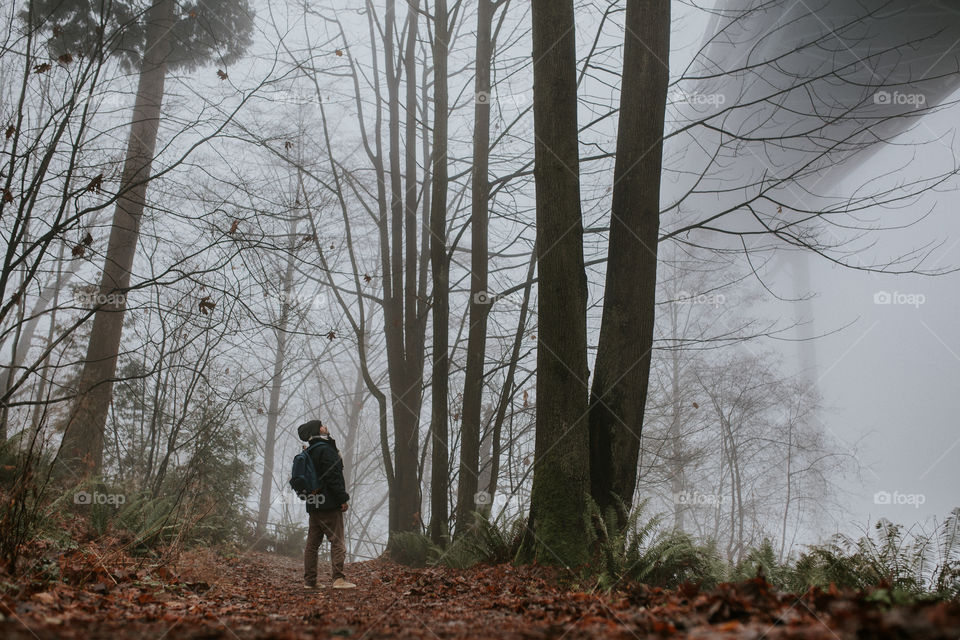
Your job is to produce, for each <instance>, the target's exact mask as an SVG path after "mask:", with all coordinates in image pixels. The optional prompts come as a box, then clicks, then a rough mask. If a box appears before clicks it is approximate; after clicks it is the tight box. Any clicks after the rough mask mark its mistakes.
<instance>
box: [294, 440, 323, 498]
mask: <svg viewBox="0 0 960 640" xmlns="http://www.w3.org/2000/svg"><path fill="white" fill-rule="evenodd" d="M321 444H323V443H322V442H314V443H313V444H312V445H310V446H309V447H307V448H306V449H304V450H303V451H301V452H300V453H298V454H297V455H295V456H294V457H293V471H291V473H290V488H291V489H293V490H294V491H296V492H297V497H299V498H300V499H301V500H306V499H307V495H309V494H312V493H317V492H318V491H320V489H321V488H322V484H321V482H320V476H319V474H318V473H317V470H316V468H315V467H314V466H313V458H312V457H310V452H311V451H312V450H313V449H315V448H316V447H317V446H318V445H321Z"/></svg>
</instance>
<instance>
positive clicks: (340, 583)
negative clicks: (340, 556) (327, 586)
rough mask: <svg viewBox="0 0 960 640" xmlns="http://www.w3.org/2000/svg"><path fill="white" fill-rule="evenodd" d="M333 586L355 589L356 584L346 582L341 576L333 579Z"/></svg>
mask: <svg viewBox="0 0 960 640" xmlns="http://www.w3.org/2000/svg"><path fill="white" fill-rule="evenodd" d="M333 588H334V589H356V588H357V585H355V584H353V583H352V582H347V581H346V580H344V579H343V578H337V579H336V580H334V581H333Z"/></svg>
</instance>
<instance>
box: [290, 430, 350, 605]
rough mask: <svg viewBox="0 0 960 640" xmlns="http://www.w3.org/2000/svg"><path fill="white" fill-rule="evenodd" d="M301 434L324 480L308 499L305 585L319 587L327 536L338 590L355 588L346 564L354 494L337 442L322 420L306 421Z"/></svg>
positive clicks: (304, 553) (332, 570) (309, 587)
mask: <svg viewBox="0 0 960 640" xmlns="http://www.w3.org/2000/svg"><path fill="white" fill-rule="evenodd" d="M297 435H298V436H300V439H301V440H303V441H305V442H306V443H307V446H308V448H309V455H310V459H311V460H312V461H313V468H314V469H315V470H316V473H317V476H318V477H319V479H320V487H321V489H320V490H319V491H318V492H317V493H313V494H310V495H308V496H307V498H306V504H307V514H309V516H310V529H309V531H308V533H307V546H306V549H304V552H303V586H304V588H306V589H316V588H317V552H318V551H319V549H320V544H321V543H322V542H323V538H324V536H326V538H327V540H329V541H330V565H331V567H330V568H331V577H332V578H333V588H334V589H355V588H356V587H357V585H355V584H353V583H351V582H347V581H346V579H345V576H344V574H343V563H344V561H345V560H346V557H347V546H346V544H345V543H344V536H343V514H344V512H345V511H346V510H347V509H348V508H349V505H348V501H349V500H350V495H349V494H348V493H347V489H346V486H345V484H346V483H345V482H344V480H343V460H342V459H341V457H340V451H338V450H337V443H336V441H334V439H333V438H332V437H330V432H329V431H328V430H327V427H326V426H324V424H323V423H322V422H321V421H319V420H311V421H310V422H305V423H304V424H302V425H300V426H299V427H298V428H297Z"/></svg>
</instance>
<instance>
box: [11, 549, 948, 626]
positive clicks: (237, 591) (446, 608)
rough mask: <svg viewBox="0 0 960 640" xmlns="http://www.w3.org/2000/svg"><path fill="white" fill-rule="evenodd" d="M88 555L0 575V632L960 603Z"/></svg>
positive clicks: (572, 618)
mask: <svg viewBox="0 0 960 640" xmlns="http://www.w3.org/2000/svg"><path fill="white" fill-rule="evenodd" d="M100 551H102V553H101V552H98V551H95V550H87V551H82V550H75V551H72V552H69V553H66V554H64V553H56V554H54V553H53V552H52V551H48V552H47V556H46V558H47V562H48V563H49V566H48V568H47V569H46V571H47V574H46V575H48V576H54V577H48V578H46V579H44V578H43V577H42V576H43V575H44V574H43V573H42V572H41V573H38V572H37V570H36V569H34V571H33V573H29V572H28V573H26V574H24V575H26V576H27V577H26V578H21V579H20V581H19V582H18V581H17V580H16V579H15V578H10V577H8V576H7V577H0V579H2V584H0V586H2V591H0V638H5V639H6V638H9V639H16V640H21V639H24V640H26V639H32V640H45V639H47V638H78V639H79V638H83V639H88V638H90V639H93V638H109V639H111V640H126V639H127V638H153V639H158V640H159V639H163V640H167V639H170V640H176V639H178V638H193V639H199V638H229V639H233V640H247V639H253V638H277V639H280V638H284V639H287V638H289V639H301V638H303V639H306V638H330V637H348V638H436V639H446V638H524V639H540V638H557V639H560V638H563V639H568V638H569V639H571V640H572V639H575V638H625V639H639V638H696V639H707V638H710V639H714V638H724V639H727V638H728V639H731V640H732V639H740V638H749V639H751V640H758V639H760V638H770V639H771V640H775V639H778V638H803V639H807V640H812V639H820V638H823V639H830V640H846V639H847V638H851V639H852V638H857V639H866V638H931V639H933V638H937V639H944V640H946V639H949V640H957V639H958V638H960V603H943V602H941V603H924V604H915V605H910V606H903V607H889V606H886V605H883V604H882V603H878V602H876V594H874V597H873V598H870V597H864V596H861V595H857V594H853V593H840V592H837V591H836V590H834V589H831V590H829V591H819V590H817V591H812V592H809V593H807V594H805V595H804V596H802V597H799V596H795V595H787V594H780V593H776V592H775V591H773V590H772V589H771V587H769V585H767V583H765V582H764V581H763V580H762V579H759V578H757V579H754V580H751V581H747V582H743V583H739V584H725V585H720V586H719V587H718V588H716V589H712V590H709V591H700V590H699V589H697V588H696V587H693V586H687V587H683V588H681V589H679V590H675V591H663V590H660V589H650V588H648V587H646V586H643V585H635V586H633V587H629V588H626V589H624V590H622V591H616V592H614V593H610V594H608V593H602V592H583V591H579V590H576V589H575V588H571V587H569V586H563V585H564V581H563V580H562V579H561V580H558V579H557V578H558V577H559V578H562V577H563V576H560V575H558V574H556V573H554V572H552V571H551V570H548V569H546V568H543V567H536V566H534V567H512V566H508V565H496V566H482V567H475V568H472V569H467V570H455V569H448V568H427V569H413V568H408V567H403V566H399V565H396V564H393V563H392V562H388V561H386V560H382V559H381V560H372V561H368V562H360V563H354V564H349V565H347V569H346V573H347V577H348V579H350V580H351V581H353V582H356V583H357V584H358V585H359V588H358V589H355V590H334V589H330V588H321V589H319V590H317V591H314V592H307V591H305V590H304V589H303V588H302V586H301V585H302V574H301V570H302V569H301V564H300V562H298V561H296V560H294V559H290V558H284V557H280V556H275V555H270V554H264V553H253V554H244V555H242V556H234V557H222V556H218V555H216V554H214V553H213V552H189V553H185V554H183V555H182V556H181V557H180V559H179V560H178V561H177V562H176V563H175V564H171V565H163V566H156V565H150V564H148V563H146V562H145V561H144V560H142V559H140V560H139V561H137V560H135V559H133V558H130V557H129V556H125V555H122V554H112V555H111V554H110V553H109V552H106V551H104V550H100ZM138 562H139V564H138ZM328 566H329V565H326V566H325V565H324V563H322V562H321V583H323V582H324V578H325V577H326V575H327V574H325V573H324V570H327V568H328Z"/></svg>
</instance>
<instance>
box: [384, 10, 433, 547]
mask: <svg viewBox="0 0 960 640" xmlns="http://www.w3.org/2000/svg"><path fill="white" fill-rule="evenodd" d="M418 11H419V3H418V2H416V1H414V2H411V3H410V4H409V5H408V12H407V38H408V40H407V49H406V52H405V75H406V79H407V83H408V86H407V95H406V105H407V109H408V113H407V118H406V126H405V130H406V134H407V142H408V143H409V144H407V146H406V154H405V161H406V168H407V185H406V189H407V190H406V194H404V185H403V173H402V169H401V151H400V150H401V145H400V80H401V75H402V73H401V68H400V65H399V64H398V61H397V59H396V57H395V55H396V54H395V48H394V40H395V24H394V22H395V19H396V3H395V1H394V0H388V2H387V11H386V19H385V23H386V24H385V28H386V30H387V37H386V40H385V42H384V56H385V58H386V76H387V89H388V91H387V93H388V103H389V105H388V106H389V121H388V127H389V140H390V145H389V154H390V191H391V194H390V238H391V245H392V246H391V256H390V273H389V277H390V278H391V287H390V294H391V295H390V296H389V297H386V299H385V300H384V320H385V322H386V338H387V361H388V369H389V373H390V392H391V398H392V404H393V424H394V431H393V433H394V443H393V447H394V452H393V455H394V491H393V494H392V495H391V498H390V506H391V512H390V518H389V520H390V522H389V529H390V532H391V533H392V532H395V531H413V530H418V529H419V528H420V523H421V521H420V477H419V465H418V456H417V453H418V451H419V421H420V405H421V402H422V398H423V389H422V387H423V346H424V345H423V342H422V340H418V339H417V337H418V336H421V335H422V333H421V332H420V331H419V322H420V318H419V313H418V312H419V305H418V298H417V268H416V263H417V186H418V182H417V179H416V178H417V176H416V170H417V155H416V143H415V140H416V136H417V120H416V109H417V91H416V84H417V76H416V57H415V55H414V54H415V51H416V50H415V43H416V39H417V23H418ZM404 195H406V197H404ZM404 231H406V243H404ZM405 260H406V263H405V262H404V261H405ZM405 276H406V277H405ZM385 277H387V275H386V274H385Z"/></svg>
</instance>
